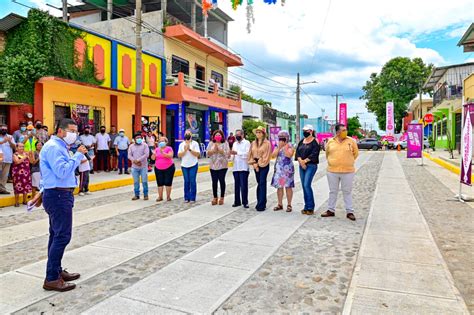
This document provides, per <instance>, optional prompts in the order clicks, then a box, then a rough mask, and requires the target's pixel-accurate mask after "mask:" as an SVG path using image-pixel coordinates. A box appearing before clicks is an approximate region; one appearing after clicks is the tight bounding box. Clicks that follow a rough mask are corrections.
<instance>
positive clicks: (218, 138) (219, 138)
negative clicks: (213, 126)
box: [214, 134, 222, 142]
mask: <svg viewBox="0 0 474 315" xmlns="http://www.w3.org/2000/svg"><path fill="white" fill-rule="evenodd" d="M214 139H215V140H216V141H217V142H221V141H222V136H221V135H219V134H217V135H215V136H214Z"/></svg>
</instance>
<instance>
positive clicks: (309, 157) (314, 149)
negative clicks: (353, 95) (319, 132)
mask: <svg viewBox="0 0 474 315" xmlns="http://www.w3.org/2000/svg"><path fill="white" fill-rule="evenodd" d="M303 137H304V138H303V139H302V140H301V141H300V143H298V147H297V148H296V156H295V159H296V161H298V163H299V164H300V165H299V169H300V179H301V185H302V186H303V198H304V209H303V210H301V213H302V214H306V215H312V214H314V208H315V206H316V205H315V203H314V194H313V188H312V187H311V185H312V183H313V178H314V175H315V174H316V171H317V170H318V164H319V151H320V150H321V147H320V146H319V143H318V141H317V140H316V138H315V137H314V128H313V126H312V125H305V126H304V127H303Z"/></svg>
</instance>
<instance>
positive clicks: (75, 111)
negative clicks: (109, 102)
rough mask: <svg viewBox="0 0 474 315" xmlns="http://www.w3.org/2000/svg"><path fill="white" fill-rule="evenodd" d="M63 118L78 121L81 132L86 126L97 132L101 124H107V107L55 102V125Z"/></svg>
mask: <svg viewBox="0 0 474 315" xmlns="http://www.w3.org/2000/svg"><path fill="white" fill-rule="evenodd" d="M63 118H71V119H73V120H74V121H75V122H76V123H77V129H78V131H79V132H82V131H83V130H84V127H85V126H89V127H90V128H91V133H93V134H94V133H97V132H98V131H99V128H100V126H102V125H105V109H104V108H102V107H96V106H88V105H80V104H72V103H60V102H54V125H55V126H57V125H58V123H59V121H60V120H61V119H63Z"/></svg>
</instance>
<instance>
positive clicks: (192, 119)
mask: <svg viewBox="0 0 474 315" xmlns="http://www.w3.org/2000/svg"><path fill="white" fill-rule="evenodd" d="M202 118H203V112H202V111H200V110H196V109H190V108H186V129H190V130H191V132H192V133H193V139H194V140H196V141H197V142H199V143H203V142H204V124H203V119H202Z"/></svg>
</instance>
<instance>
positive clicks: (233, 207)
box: [232, 203, 241, 208]
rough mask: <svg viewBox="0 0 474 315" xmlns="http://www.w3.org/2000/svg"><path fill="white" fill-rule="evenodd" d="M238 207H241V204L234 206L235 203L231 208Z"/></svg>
mask: <svg viewBox="0 0 474 315" xmlns="http://www.w3.org/2000/svg"><path fill="white" fill-rule="evenodd" d="M240 206H241V204H236V203H234V204H233V205H232V208H237V207H240Z"/></svg>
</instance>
